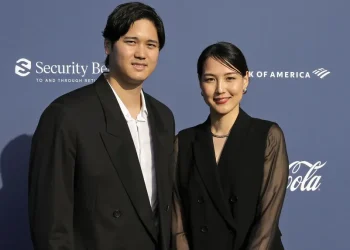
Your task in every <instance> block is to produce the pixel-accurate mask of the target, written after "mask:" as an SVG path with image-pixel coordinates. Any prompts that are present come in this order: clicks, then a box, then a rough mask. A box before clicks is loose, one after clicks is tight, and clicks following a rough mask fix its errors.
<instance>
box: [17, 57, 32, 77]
mask: <svg viewBox="0 0 350 250" xmlns="http://www.w3.org/2000/svg"><path fill="white" fill-rule="evenodd" d="M31 68H32V62H31V61H29V60H28V59H25V58H21V59H18V60H17V61H16V66H15V73H16V75H19V76H21V77H25V76H27V75H29V74H30V70H31Z"/></svg>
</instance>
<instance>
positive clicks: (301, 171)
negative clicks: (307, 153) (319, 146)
mask: <svg viewBox="0 0 350 250" xmlns="http://www.w3.org/2000/svg"><path fill="white" fill-rule="evenodd" d="M326 164H327V162H323V163H322V162H321V161H317V162H315V163H311V162H308V161H295V162H292V163H291V164H289V172H290V173H289V174H290V175H289V177H288V186H287V189H288V190H289V191H292V192H294V191H318V190H320V186H321V184H322V182H321V180H322V175H320V173H319V170H320V169H321V168H323V167H324V166H325V165H326Z"/></svg>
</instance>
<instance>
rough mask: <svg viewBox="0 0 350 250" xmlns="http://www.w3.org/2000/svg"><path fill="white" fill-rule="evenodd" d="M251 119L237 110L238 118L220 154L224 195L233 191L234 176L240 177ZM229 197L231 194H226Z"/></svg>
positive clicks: (234, 184)
mask: <svg viewBox="0 0 350 250" xmlns="http://www.w3.org/2000/svg"><path fill="white" fill-rule="evenodd" d="M250 122H251V117H250V116H249V115H248V114H247V113H245V112H244V111H243V110H242V109H240V110H239V114H238V117H237V119H236V121H235V123H234V124H233V126H232V128H231V131H230V134H229V137H228V138H227V141H226V143H225V146H224V148H223V150H222V152H221V157H220V161H219V166H218V167H219V170H220V171H221V173H220V177H221V179H220V180H221V182H222V183H223V185H224V187H225V188H224V189H226V190H225V191H224V193H225V194H227V191H229V192H230V191H232V187H233V189H235V186H236V184H237V181H234V179H232V178H235V177H236V176H242V175H240V174H239V173H240V172H242V171H243V168H244V166H242V158H243V155H244V150H245V144H246V142H247V136H248V132H249V129H250ZM228 195H231V194H228Z"/></svg>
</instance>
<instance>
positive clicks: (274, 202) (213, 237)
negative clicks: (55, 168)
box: [173, 42, 288, 250]
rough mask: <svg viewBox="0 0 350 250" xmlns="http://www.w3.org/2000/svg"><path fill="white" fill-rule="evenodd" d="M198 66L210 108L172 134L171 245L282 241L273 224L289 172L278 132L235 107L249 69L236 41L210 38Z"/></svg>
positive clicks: (247, 245) (217, 248)
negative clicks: (174, 154) (174, 152)
mask: <svg viewBox="0 0 350 250" xmlns="http://www.w3.org/2000/svg"><path fill="white" fill-rule="evenodd" d="M197 73H198V77H199V81H200V88H201V90H202V96H203V98H204V101H205V102H206V104H207V105H208V106H209V108H210V115H209V117H208V119H207V120H206V121H205V122H204V123H203V124H199V125H197V126H195V127H192V128H188V129H185V130H182V131H181V132H180V133H179V134H178V136H177V142H176V147H177V148H178V152H177V157H176V158H177V164H176V166H177V168H176V175H175V176H176V192H175V195H174V197H175V202H174V204H175V206H174V208H175V209H174V220H173V221H174V224H173V232H174V236H175V237H176V240H175V242H176V244H177V249H188V248H189V249H194V250H197V249H198V250H206V249H208V250H226V249H230V250H231V249H237V250H248V249H249V250H258V249H259V250H280V249H284V248H283V245H282V242H281V233H280V231H279V227H278V223H279V217H280V213H281V209H282V205H283V201H284V197H285V192H286V187H287V180H288V156H287V152H286V145H285V140H284V135H283V132H282V130H281V128H280V127H279V126H278V125H277V124H276V123H274V122H270V121H266V120H261V119H256V118H252V117H250V116H249V115H248V114H246V113H245V112H244V111H243V110H242V109H241V108H240V101H241V100H242V97H243V95H244V94H246V93H247V88H248V83H249V71H248V67H247V64H246V60H245V57H244V55H243V54H242V52H241V51H240V50H239V48H237V47H236V46H234V45H232V44H230V43H226V42H220V43H216V44H213V45H211V46H209V47H208V48H206V49H205V50H204V51H203V52H202V54H201V55H200V57H199V59H198V63H197Z"/></svg>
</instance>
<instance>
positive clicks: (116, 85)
mask: <svg viewBox="0 0 350 250" xmlns="http://www.w3.org/2000/svg"><path fill="white" fill-rule="evenodd" d="M105 77H106V79H107V81H108V82H109V84H110V85H111V86H112V88H113V90H114V91H115V92H116V93H117V95H118V97H119V98H120V100H121V101H122V102H123V104H124V105H125V107H126V108H127V109H128V111H129V113H130V115H131V116H132V117H133V118H134V119H136V117H137V115H138V114H139V113H140V110H141V107H142V99H141V91H142V84H140V85H132V84H126V83H121V81H120V80H119V81H118V80H117V79H116V77H113V76H112V75H110V74H106V75H105Z"/></svg>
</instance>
